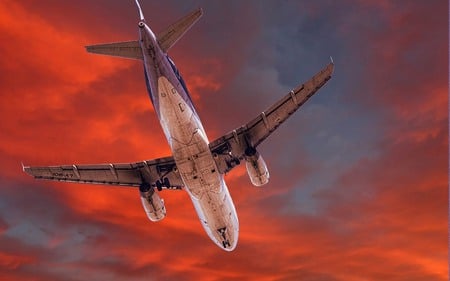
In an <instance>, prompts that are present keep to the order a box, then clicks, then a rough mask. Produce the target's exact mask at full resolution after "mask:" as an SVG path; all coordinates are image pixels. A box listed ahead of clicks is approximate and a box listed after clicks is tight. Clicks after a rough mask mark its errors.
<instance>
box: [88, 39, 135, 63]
mask: <svg viewBox="0 0 450 281" xmlns="http://www.w3.org/2000/svg"><path fill="white" fill-rule="evenodd" d="M86 51H88V52H89V53H95V54H101V55H107V56H114V57H122V58H127V59H135V60H142V59H143V56H142V50H141V46H140V45H139V41H126V42H117V43H107V44H98V45H90V46H86Z"/></svg>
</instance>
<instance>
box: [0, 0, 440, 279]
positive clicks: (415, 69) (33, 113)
mask: <svg viewBox="0 0 450 281" xmlns="http://www.w3.org/2000/svg"><path fill="white" fill-rule="evenodd" d="M142 2H143V3H142V6H143V9H144V13H145V15H146V18H147V21H148V22H149V24H150V26H151V27H152V28H153V30H154V31H155V32H158V31H161V30H163V29H164V27H166V26H167V25H168V24H170V23H172V22H173V21H174V20H176V19H178V18H179V17H181V16H183V15H184V14H185V13H187V12H189V11H191V10H193V9H195V8H197V7H202V8H203V10H204V16H203V18H202V19H201V20H200V21H199V22H198V23H197V25H196V26H195V27H194V28H193V29H192V30H191V31H189V33H187V34H186V36H185V37H184V38H183V39H182V40H181V41H179V42H178V43H177V45H176V46H175V47H174V48H172V49H171V50H170V55H171V57H172V58H173V60H174V61H175V63H176V64H177V66H178V68H179V69H180V71H181V73H182V74H183V76H184V79H185V80H186V82H187V84H188V88H189V90H190V92H191V95H192V97H193V99H194V102H195V104H196V107H197V110H198V112H199V115H200V117H201V118H202V120H203V123H204V126H205V129H206V130H207V132H208V134H209V138H210V139H211V140H212V139H214V138H216V137H219V136H220V135H222V134H224V133H226V132H228V131H230V130H232V129H234V128H235V127H238V126H240V125H241V124H243V123H245V122H247V121H248V120H249V119H251V118H253V117H254V116H256V115H257V114H258V113H260V112H261V111H262V110H264V109H265V108H266V107H268V106H270V105H271V104H272V103H273V102H275V101H277V100H278V99H279V98H280V97H281V96H283V95H284V94H286V93H287V92H288V91H289V90H290V89H292V88H293V87H295V86H297V85H298V84H300V83H302V82H304V81H306V80H307V79H309V78H310V77H311V76H312V75H314V74H315V73H316V72H318V71H319V70H320V69H321V68H322V67H324V66H325V65H326V64H327V63H328V62H329V56H333V59H334V61H335V73H334V76H333V78H332V80H330V81H329V82H328V84H327V85H325V87H324V88H322V89H321V90H320V92H319V93H318V94H317V95H316V96H314V97H313V98H312V99H311V100H310V101H308V103H307V104H305V105H304V107H303V108H301V109H300V110H299V111H298V112H297V113H296V114H295V115H294V116H293V117H292V118H291V119H289V120H288V121H287V122H286V123H285V124H284V125H283V126H282V127H280V129H279V130H278V131H277V133H276V134H274V135H272V136H271V137H270V138H269V139H267V141H266V142H265V143H264V144H263V145H261V146H260V152H261V154H262V155H263V156H264V158H265V160H266V162H267V165H268V167H269V170H270V172H271V182H270V183H269V184H268V185H267V186H265V187H264V188H255V187H253V186H252V185H251V183H250V181H249V179H248V176H247V175H246V171H245V167H239V168H237V169H236V170H233V172H232V173H230V174H229V175H227V176H226V180H227V183H228V186H229V189H230V193H231V195H232V197H233V199H234V202H235V205H236V209H237V213H238V215H239V220H240V237H239V243H238V246H237V248H236V250H235V251H233V252H231V253H228V252H225V251H222V250H221V249H219V248H218V247H216V246H215V245H214V244H213V243H212V242H211V241H210V239H209V238H208V237H207V235H206V234H205V233H204V231H203V229H202V227H201V225H200V223H199V221H198V218H197V216H196V213H195V211H194V209H193V206H192V205H191V202H190V200H189V198H188V195H187V194H186V193H185V192H176V191H164V192H162V193H161V196H162V197H163V198H164V199H165V202H166V207H167V217H166V218H165V219H164V220H163V221H161V222H158V223H151V222H150V221H148V220H147V218H146V216H145V213H144V211H143V209H142V206H141V205H140V200H139V195H138V192H137V190H135V189H126V188H114V187H105V186H90V185H76V184H67V183H55V182H44V181H35V180H33V179H32V178H31V177H29V176H27V175H26V174H24V173H23V172H22V170H21V164H20V163H21V162H22V161H23V162H24V163H25V164H30V165H31V164H32V165H51V164H72V163H79V164H83V163H104V162H134V161H140V160H144V159H151V158H155V157H162V156H167V155H169V154H170V151H169V148H168V145H167V144H166V142H165V137H164V135H163V132H162V130H161V128H160V126H159V122H158V120H157V119H156V115H155V113H154V110H153V108H152V106H151V103H150V100H149V98H148V95H147V93H146V89H145V84H144V80H143V77H144V74H143V69H142V65H141V64H140V63H139V62H136V61H129V60H122V59H118V58H109V57H102V56H95V55H92V54H88V53H86V52H85V50H84V47H83V46H84V45H87V44H93V43H103V42H112V41H122V40H133V39H135V38H137V36H138V33H137V26H136V23H137V11H136V8H135V5H134V3H133V1H131V0H130V1H118V0H117V1H109V0H102V1H88V0H84V1H57V0H42V1H33V0H24V1H13V0H3V1H1V2H0V39H1V41H0V42H1V44H0V54H1V55H0V117H1V120H2V121H1V122H0V279H1V280H36V281H38V280H68V281H79V280H113V281H115V280H130V281H135V280H136V281H137V280H199V279H200V280H230V279H233V278H236V279H239V280H306V281H313V280H336V281H337V280H350V281H360V280H418V281H419V280H427V281H430V280H447V275H448V268H447V265H448V262H447V248H448V247H447V241H448V234H447V215H448V211H447V210H448V189H447V185H448V167H447V163H448V95H447V92H448V61H449V59H448V2H447V1H444V0H442V1H438V0H436V1H421V0H417V1H413V0H411V1H387V0H385V1H362V0H345V1H327V0H319V1H256V0H255V1H220V2H219V1H206V0H205V1H200V0H188V1H164V2H163V1H144V0H143V1H142Z"/></svg>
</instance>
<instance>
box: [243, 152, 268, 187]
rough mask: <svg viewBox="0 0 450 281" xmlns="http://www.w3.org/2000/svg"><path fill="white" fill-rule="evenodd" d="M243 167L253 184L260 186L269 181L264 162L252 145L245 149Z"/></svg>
mask: <svg viewBox="0 0 450 281" xmlns="http://www.w3.org/2000/svg"><path fill="white" fill-rule="evenodd" d="M245 167H246V168H247V173H248V176H249V177H250V181H251V182H252V184H253V185H254V186H262V185H265V184H266V183H268V182H269V177H270V176H269V170H268V169H267V165H266V162H264V159H263V158H262V156H261V155H260V154H259V152H258V151H257V150H256V149H255V148H254V147H248V148H247V149H245Z"/></svg>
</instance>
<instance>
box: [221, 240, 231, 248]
mask: <svg viewBox="0 0 450 281" xmlns="http://www.w3.org/2000/svg"><path fill="white" fill-rule="evenodd" d="M222 246H223V247H224V248H227V247H231V244H230V242H229V241H228V240H225V241H222Z"/></svg>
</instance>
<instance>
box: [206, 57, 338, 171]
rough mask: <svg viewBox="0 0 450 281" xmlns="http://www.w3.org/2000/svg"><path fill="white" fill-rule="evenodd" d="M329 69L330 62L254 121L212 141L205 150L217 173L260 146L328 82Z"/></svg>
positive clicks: (331, 70) (228, 167)
mask: <svg viewBox="0 0 450 281" xmlns="http://www.w3.org/2000/svg"><path fill="white" fill-rule="evenodd" d="M333 70H334V63H333V61H331V62H330V63H329V64H328V65H327V66H326V67H325V68H323V69H322V70H321V71H320V72H319V73H317V74H316V75H314V76H313V77H312V78H311V79H309V80H308V81H307V82H305V83H304V84H301V85H299V86H298V87H296V88H295V89H294V90H292V91H291V92H289V93H288V94H287V95H286V96H284V97H283V98H282V99H280V100H279V101H278V102H276V103H275V104H274V105H272V106H271V107H269V108H268V109H267V110H265V111H263V112H261V114H259V115H258V116H257V117H256V118H254V119H253V120H251V121H250V122H248V123H247V124H245V125H243V126H241V127H239V128H237V129H235V130H233V131H231V132H229V133H228V134H226V135H224V136H222V137H220V138H218V139H216V140H214V141H212V142H211V143H210V144H209V147H210V150H211V152H212V153H213V155H214V159H215V161H216V164H217V166H218V168H219V171H220V172H221V173H226V172H228V171H230V170H231V169H232V168H233V167H235V166H236V165H238V164H239V163H240V161H241V160H243V159H244V156H245V150H246V149H247V148H249V147H252V148H256V147H257V146H258V145H259V144H261V143H262V142H263V141H264V140H265V139H266V138H267V137H268V136H269V135H270V134H271V133H272V132H274V131H275V130H276V129H277V128H278V126H280V124H281V123H283V122H284V121H286V120H287V119H288V118H289V116H291V115H292V114H293V113H294V112H295V111H297V109H299V108H300V106H302V105H303V104H304V103H305V102H306V101H307V100H308V99H309V98H310V97H312V96H313V95H314V94H315V93H316V92H317V91H318V90H319V89H320V88H321V87H322V86H323V85H325V83H326V82H327V81H328V80H330V78H331V75H332V73H333Z"/></svg>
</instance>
